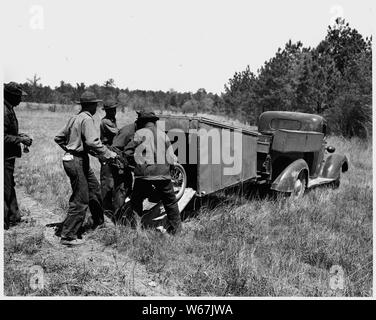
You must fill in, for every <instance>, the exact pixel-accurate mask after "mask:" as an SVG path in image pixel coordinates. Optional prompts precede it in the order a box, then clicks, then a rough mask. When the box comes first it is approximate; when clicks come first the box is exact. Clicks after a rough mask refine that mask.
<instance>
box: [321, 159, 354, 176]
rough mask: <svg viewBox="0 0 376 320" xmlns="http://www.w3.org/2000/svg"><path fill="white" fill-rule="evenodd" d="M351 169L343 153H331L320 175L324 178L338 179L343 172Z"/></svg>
mask: <svg viewBox="0 0 376 320" xmlns="http://www.w3.org/2000/svg"><path fill="white" fill-rule="evenodd" d="M348 169H349V161H348V160H347V157H346V156H344V155H342V154H331V155H329V156H328V157H327V158H326V160H325V163H324V165H323V167H322V169H321V172H320V176H321V177H323V178H329V179H337V178H338V177H339V176H340V174H341V172H346V171H347V170H348Z"/></svg>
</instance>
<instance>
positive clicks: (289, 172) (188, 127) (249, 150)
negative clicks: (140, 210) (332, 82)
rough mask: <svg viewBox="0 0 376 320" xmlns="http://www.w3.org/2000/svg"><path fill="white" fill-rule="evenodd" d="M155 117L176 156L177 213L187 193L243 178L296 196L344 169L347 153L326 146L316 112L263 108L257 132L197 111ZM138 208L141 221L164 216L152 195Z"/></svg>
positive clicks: (200, 193) (335, 182) (336, 180)
mask: <svg viewBox="0 0 376 320" xmlns="http://www.w3.org/2000/svg"><path fill="white" fill-rule="evenodd" d="M159 118H160V119H159V121H158V122H157V126H158V128H159V129H161V130H163V131H165V132H166V134H167V135H168V136H169V138H170V141H171V143H172V145H173V146H174V151H175V154H176V155H177V157H178V161H179V165H178V166H176V167H173V168H172V171H171V176H172V180H173V183H174V186H175V188H176V194H177V200H178V205H179V210H180V212H182V211H183V210H184V208H185V207H186V205H187V204H188V203H189V202H190V201H191V199H192V198H193V197H199V198H202V197H204V196H207V195H210V194H213V193H216V192H218V191H220V190H224V189H226V188H229V187H233V186H236V185H239V184H243V183H248V182H249V183H250V184H255V185H260V184H263V185H266V186H267V187H268V188H270V190H273V191H274V192H280V193H283V194H287V195H290V196H291V197H292V198H299V197H301V196H303V194H304V192H305V190H306V189H308V188H313V187H316V186H319V185H324V184H327V185H331V186H333V187H338V186H339V184H340V177H341V173H342V172H346V171H347V170H348V168H349V164H348V159H347V157H346V156H344V155H340V154H333V153H334V152H335V148H334V147H333V146H327V142H326V131H327V124H326V121H325V119H324V118H323V117H321V116H319V115H313V114H306V113H299V112H285V111H269V112H264V113H263V114H261V116H260V118H259V123H258V130H257V131H256V130H252V129H251V128H250V127H247V126H245V127H240V126H234V125H230V124H226V123H223V122H220V121H214V120H211V119H207V118H205V117H199V116H180V115H179V116H178V115H160V116H159ZM152 198H153V197H150V198H149V200H150V199H152ZM144 210H145V215H144V216H143V220H144V222H145V225H156V224H159V223H161V221H162V220H163V219H164V217H165V216H164V214H163V212H164V209H163V205H161V203H160V202H158V199H157V200H153V201H147V200H146V203H145V204H144Z"/></svg>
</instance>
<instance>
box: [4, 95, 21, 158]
mask: <svg viewBox="0 0 376 320" xmlns="http://www.w3.org/2000/svg"><path fill="white" fill-rule="evenodd" d="M20 142H21V138H20V136H19V133H18V120H17V117H16V114H15V112H14V110H13V106H12V105H11V104H10V103H8V102H7V101H6V100H4V159H11V158H16V157H17V158H19V157H21V144H20Z"/></svg>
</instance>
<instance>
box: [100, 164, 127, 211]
mask: <svg viewBox="0 0 376 320" xmlns="http://www.w3.org/2000/svg"><path fill="white" fill-rule="evenodd" d="M132 181H133V177H132V173H131V171H130V170H128V169H125V170H119V169H118V168H116V167H113V166H111V165H109V164H102V166H101V192H102V199H103V210H104V211H105V212H106V213H109V214H110V215H111V216H114V215H115V214H116V212H117V211H118V210H119V209H120V208H121V206H122V205H123V204H124V202H125V199H126V198H127V196H129V195H130V193H131V191H132Z"/></svg>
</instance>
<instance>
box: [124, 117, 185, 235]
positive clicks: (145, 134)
mask: <svg viewBox="0 0 376 320" xmlns="http://www.w3.org/2000/svg"><path fill="white" fill-rule="evenodd" d="M158 119H159V118H158V117H157V116H156V115H155V113H154V112H140V113H139V116H138V119H137V131H136V133H135V135H134V138H133V140H132V141H130V142H129V143H128V145H127V146H126V147H125V149H124V155H125V157H126V158H127V159H130V160H132V159H133V161H134V165H135V169H134V176H135V182H134V186H133V191H132V196H131V206H132V209H133V211H134V212H135V213H136V214H137V215H139V216H143V214H144V211H143V201H144V199H145V198H147V197H148V196H149V195H150V194H152V192H157V193H158V194H159V195H160V196H161V200H162V203H163V206H164V208H165V211H166V214H167V223H168V226H167V232H169V233H171V234H178V233H180V231H181V228H182V227H181V217H180V212H179V207H178V203H177V199H176V196H175V192H174V188H173V184H172V181H171V174H170V165H174V164H176V163H177V158H176V156H175V154H174V151H173V148H172V145H171V142H170V139H169V138H168V136H167V135H166V133H165V132H163V131H161V130H159V129H158V128H157V126H156V121H157V120H158ZM154 189H155V190H154Z"/></svg>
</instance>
